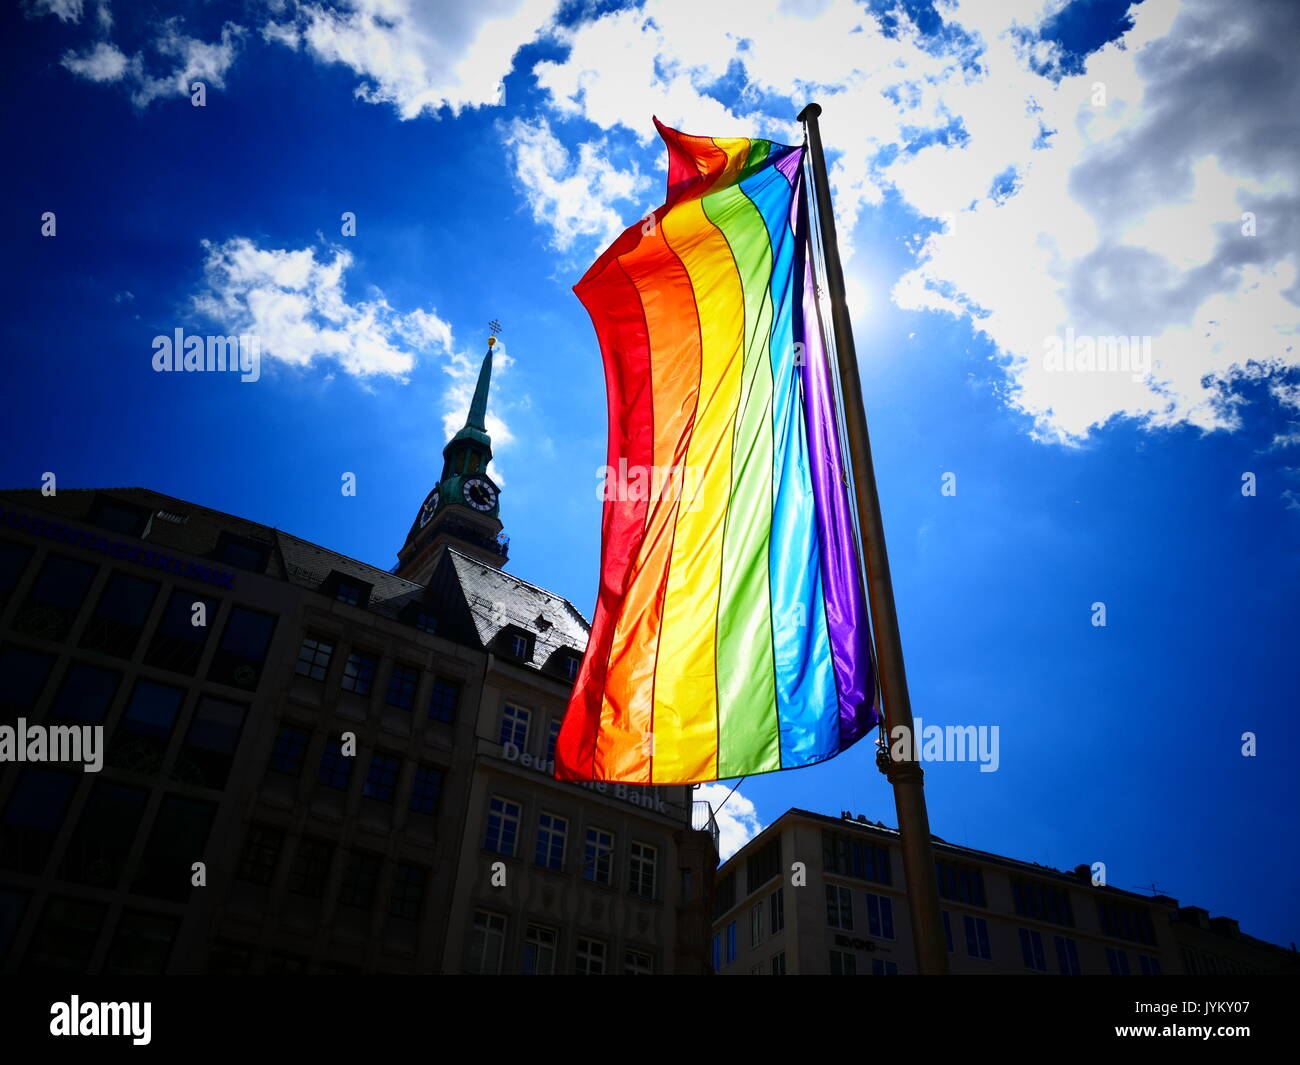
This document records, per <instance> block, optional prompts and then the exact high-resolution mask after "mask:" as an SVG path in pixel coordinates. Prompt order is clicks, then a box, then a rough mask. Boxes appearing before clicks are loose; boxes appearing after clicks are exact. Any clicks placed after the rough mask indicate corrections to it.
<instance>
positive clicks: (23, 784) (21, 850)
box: [0, 768, 83, 875]
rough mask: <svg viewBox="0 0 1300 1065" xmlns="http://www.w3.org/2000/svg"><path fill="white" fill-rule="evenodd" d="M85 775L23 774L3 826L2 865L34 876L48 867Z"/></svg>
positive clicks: (40, 771)
mask: <svg viewBox="0 0 1300 1065" xmlns="http://www.w3.org/2000/svg"><path fill="white" fill-rule="evenodd" d="M82 775H83V774H81V773H76V774H73V773H64V772H60V771H58V770H53V769H37V768H29V769H26V770H24V771H23V773H22V775H21V776H20V777H19V778H18V783H17V784H15V785H14V789H13V792H12V793H11V794H10V796H9V803H8V805H6V806H5V815H4V823H3V825H2V826H0V865H3V866H4V867H5V868H7V869H14V870H16V871H18V872H20V873H32V874H34V875H35V874H38V873H40V872H41V871H42V870H43V869H44V868H45V863H46V862H47V861H48V860H49V857H50V852H51V851H52V850H53V849H54V841H55V839H56V838H57V837H58V834H59V829H60V828H62V827H63V818H64V816H65V815H66V814H67V811H68V805H69V804H70V803H71V802H72V796H73V793H74V792H75V791H76V790H77V783H78V779H77V778H78V777H81V776H82Z"/></svg>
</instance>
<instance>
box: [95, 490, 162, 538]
mask: <svg viewBox="0 0 1300 1065" xmlns="http://www.w3.org/2000/svg"><path fill="white" fill-rule="evenodd" d="M151 516H152V515H151V513H150V512H149V511H148V510H145V509H144V508H142V507H137V506H135V505H134V504H131V503H126V502H124V501H122V500H120V499H114V498H113V497H112V496H97V497H96V498H95V502H94V504H93V505H92V506H91V508H90V514H89V516H88V519H87V520H89V522H90V523H91V524H92V525H98V526H99V527H100V528H101V529H107V530H108V531H109V532H116V533H124V534H126V535H127V536H134V537H137V538H138V539H143V538H144V537H145V536H147V535H148V534H149V519H150V517H151Z"/></svg>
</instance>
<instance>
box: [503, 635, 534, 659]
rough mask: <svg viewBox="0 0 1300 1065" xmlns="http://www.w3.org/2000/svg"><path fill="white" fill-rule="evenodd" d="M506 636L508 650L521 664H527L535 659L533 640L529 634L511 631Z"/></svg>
mask: <svg viewBox="0 0 1300 1065" xmlns="http://www.w3.org/2000/svg"><path fill="white" fill-rule="evenodd" d="M505 636H506V650H507V651H508V652H509V653H510V654H511V655H513V656H514V657H515V658H517V659H519V661H521V662H527V661H528V660H529V659H530V658H532V657H533V638H532V636H530V635H529V634H527V633H524V632H519V631H518V630H513V629H512V630H509V631H507V632H506V634H505Z"/></svg>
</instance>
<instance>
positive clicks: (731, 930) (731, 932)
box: [727, 921, 736, 965]
mask: <svg viewBox="0 0 1300 1065" xmlns="http://www.w3.org/2000/svg"><path fill="white" fill-rule="evenodd" d="M735 960H736V922H735V921H732V922H731V923H730V924H729V925H727V964H728V965H730V964H731V963H732V962H733V961H735Z"/></svg>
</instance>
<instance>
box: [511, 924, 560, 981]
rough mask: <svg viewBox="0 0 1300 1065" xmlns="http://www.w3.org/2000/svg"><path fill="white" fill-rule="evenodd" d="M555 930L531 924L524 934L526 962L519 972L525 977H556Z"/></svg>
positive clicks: (524, 961)
mask: <svg viewBox="0 0 1300 1065" xmlns="http://www.w3.org/2000/svg"><path fill="white" fill-rule="evenodd" d="M555 938H556V937H555V929H554V928H542V927H541V926H540V925H535V924H530V925H529V926H528V930H527V932H525V933H524V960H523V964H521V965H520V967H519V971H520V973H522V974H523V975H524V976H554V975H555Z"/></svg>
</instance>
